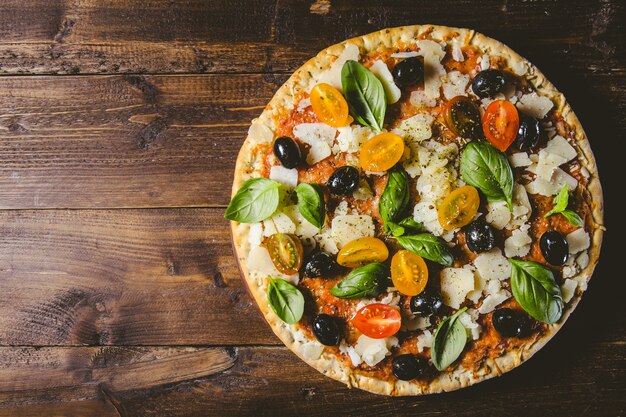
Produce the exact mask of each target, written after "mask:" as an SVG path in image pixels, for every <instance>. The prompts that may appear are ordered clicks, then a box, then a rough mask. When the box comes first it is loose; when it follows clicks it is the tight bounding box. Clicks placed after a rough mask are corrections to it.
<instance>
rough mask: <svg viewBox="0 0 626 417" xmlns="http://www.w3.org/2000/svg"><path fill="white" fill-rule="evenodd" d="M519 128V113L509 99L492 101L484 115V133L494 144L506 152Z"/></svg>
mask: <svg viewBox="0 0 626 417" xmlns="http://www.w3.org/2000/svg"><path fill="white" fill-rule="evenodd" d="M518 130H519V113H518V112H517V109H516V108H515V106H514V105H513V103H511V102H510V101H507V100H496V101H493V102H491V104H489V106H487V109H486V110H485V114H484V116H483V133H484V134H485V137H486V138H487V140H488V141H489V142H491V144H492V145H493V146H495V147H496V148H498V149H499V150H500V151H502V152H504V151H506V150H507V149H508V147H509V146H511V143H513V141H514V140H515V136H517V131H518Z"/></svg>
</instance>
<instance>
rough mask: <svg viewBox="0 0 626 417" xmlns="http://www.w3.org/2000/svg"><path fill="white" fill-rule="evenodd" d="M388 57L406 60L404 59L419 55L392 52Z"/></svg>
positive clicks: (410, 52)
mask: <svg viewBox="0 0 626 417" xmlns="http://www.w3.org/2000/svg"><path fill="white" fill-rule="evenodd" d="M390 56H391V57H392V58H400V59H406V58H413V57H414V56H419V54H418V53H417V52H415V51H408V52H394V53H393V54H391V55H390Z"/></svg>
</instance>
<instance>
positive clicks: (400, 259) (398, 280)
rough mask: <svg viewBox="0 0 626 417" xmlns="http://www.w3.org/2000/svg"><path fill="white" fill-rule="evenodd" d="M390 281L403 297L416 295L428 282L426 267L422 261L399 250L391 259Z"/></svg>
mask: <svg viewBox="0 0 626 417" xmlns="http://www.w3.org/2000/svg"><path fill="white" fill-rule="evenodd" d="M391 280H392V281H393V286H394V287H396V289H397V290H398V291H400V292H401V293H402V294H404V295H418V294H419V293H421V292H422V291H424V288H426V283H427V282H428V267H427V266H426V262H424V259H423V258H422V257H421V256H419V255H416V254H414V253H413V252H409V251H408V250H401V251H399V252H397V253H396V254H395V255H393V258H391Z"/></svg>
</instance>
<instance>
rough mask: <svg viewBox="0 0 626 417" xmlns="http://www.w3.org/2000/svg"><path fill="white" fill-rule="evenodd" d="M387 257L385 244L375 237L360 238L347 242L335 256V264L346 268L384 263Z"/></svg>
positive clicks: (387, 250)
mask: <svg viewBox="0 0 626 417" xmlns="http://www.w3.org/2000/svg"><path fill="white" fill-rule="evenodd" d="M388 257H389V249H387V246H386V245H385V243H384V242H383V241H382V240H380V239H376V238H375V237H362V238H359V239H355V240H353V241H351V242H348V244H347V245H346V246H344V247H343V248H341V250H340V251H339V253H338V254H337V263H338V264H339V265H342V266H347V267H348V268H358V267H359V266H363V265H367V264H371V263H372V262H384V261H386V260H387V258H388Z"/></svg>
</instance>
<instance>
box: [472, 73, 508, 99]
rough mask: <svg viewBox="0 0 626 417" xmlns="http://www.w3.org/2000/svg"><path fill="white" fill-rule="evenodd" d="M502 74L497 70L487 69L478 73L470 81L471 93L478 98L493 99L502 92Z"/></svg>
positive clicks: (503, 81)
mask: <svg viewBox="0 0 626 417" xmlns="http://www.w3.org/2000/svg"><path fill="white" fill-rule="evenodd" d="M505 83H506V81H505V79H504V74H502V72H501V71H498V70H497V69H487V70H484V71H481V72H479V73H478V74H476V77H474V80H473V81H472V91H473V92H474V94H476V95H477V96H478V97H481V98H485V97H493V96H495V95H496V94H498V93H499V92H500V91H502V88H503V87H504V84H505Z"/></svg>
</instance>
